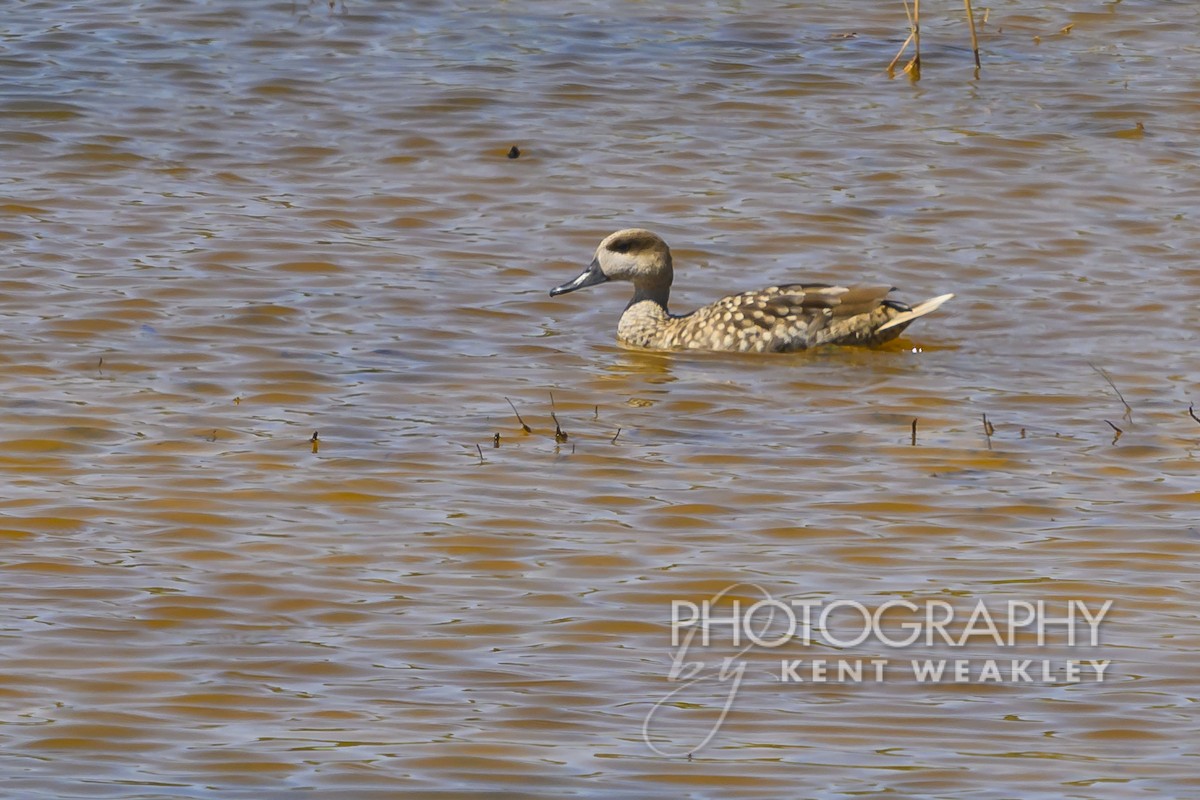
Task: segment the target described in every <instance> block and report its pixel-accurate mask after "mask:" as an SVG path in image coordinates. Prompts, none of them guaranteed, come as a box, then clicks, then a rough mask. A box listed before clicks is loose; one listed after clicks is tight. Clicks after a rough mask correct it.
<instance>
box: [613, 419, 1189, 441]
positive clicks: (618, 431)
mask: <svg viewBox="0 0 1200 800" xmlns="http://www.w3.org/2000/svg"><path fill="white" fill-rule="evenodd" d="M1197 421H1198V422H1200V420H1197ZM620 435H621V429H620V428H617V432H616V433H614V434H613V438H612V442H610V444H616V443H617V437H618V436H620Z"/></svg>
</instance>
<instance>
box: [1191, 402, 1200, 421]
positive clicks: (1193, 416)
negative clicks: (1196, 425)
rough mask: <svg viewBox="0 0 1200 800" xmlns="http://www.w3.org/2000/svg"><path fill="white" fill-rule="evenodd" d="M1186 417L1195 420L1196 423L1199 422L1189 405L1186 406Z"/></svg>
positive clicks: (1199, 418) (1199, 419)
mask: <svg viewBox="0 0 1200 800" xmlns="http://www.w3.org/2000/svg"><path fill="white" fill-rule="evenodd" d="M1188 416H1189V417H1191V418H1192V419H1194V420H1196V422H1200V417H1197V416H1196V412H1195V411H1194V410H1193V407H1192V406H1190V405H1189V406H1188Z"/></svg>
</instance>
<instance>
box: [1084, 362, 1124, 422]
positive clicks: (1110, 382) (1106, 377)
mask: <svg viewBox="0 0 1200 800" xmlns="http://www.w3.org/2000/svg"><path fill="white" fill-rule="evenodd" d="M1088 366H1089V367H1091V368H1092V369H1094V370H1096V372H1098V373H1100V377H1101V378H1104V380H1105V381H1107V382H1108V385H1109V386H1111V387H1112V390H1113V391H1114V392H1116V393H1117V397H1118V398H1119V399H1120V401H1121V405H1123V406H1125V413H1124V414H1122V415H1121V417H1122V418H1123V419H1124V420H1125V421H1126V422H1128V423H1130V424H1132V423H1133V408H1132V407H1130V405H1129V403H1126V402H1125V395H1123V394H1121V390H1120V389H1118V388H1117V384H1116V383H1114V382H1113V379H1112V376H1110V375H1109V374H1108V373H1107V372H1105V371H1104V370H1102V369H1100V368H1099V367H1097V366H1096V365H1095V364H1093V363H1091V362H1090V361H1089V362H1088ZM1105 421H1106V422H1107V420H1105ZM1109 424H1110V425H1111V424H1112V423H1111V422H1110V423H1109Z"/></svg>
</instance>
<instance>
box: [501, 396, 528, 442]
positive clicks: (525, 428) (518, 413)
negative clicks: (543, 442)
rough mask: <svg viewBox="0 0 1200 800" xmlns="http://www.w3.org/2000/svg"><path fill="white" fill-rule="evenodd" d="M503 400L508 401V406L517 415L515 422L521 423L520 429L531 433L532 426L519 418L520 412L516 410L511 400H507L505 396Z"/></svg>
mask: <svg viewBox="0 0 1200 800" xmlns="http://www.w3.org/2000/svg"><path fill="white" fill-rule="evenodd" d="M504 400H505V402H507V403H508V407H509V408H511V409H512V410H513V413H514V414H516V415H517V422H519V423H521V430H523V431H525V432H526V433H533V428H531V427H529V426H528V425H526V424H525V420H523V419H521V412H520V411H517V407H516V406H514V405H513V401H512V400H509V399H508V398H507V397H506V398H504Z"/></svg>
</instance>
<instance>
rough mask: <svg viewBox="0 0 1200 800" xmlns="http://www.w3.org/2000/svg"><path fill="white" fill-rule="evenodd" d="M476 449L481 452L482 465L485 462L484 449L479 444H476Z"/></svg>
mask: <svg viewBox="0 0 1200 800" xmlns="http://www.w3.org/2000/svg"><path fill="white" fill-rule="evenodd" d="M475 449H476V450H478V451H479V463H480V464H482V463H483V462H484V459H483V448H482V447H480V446H479V444H478V443H476V444H475Z"/></svg>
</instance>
